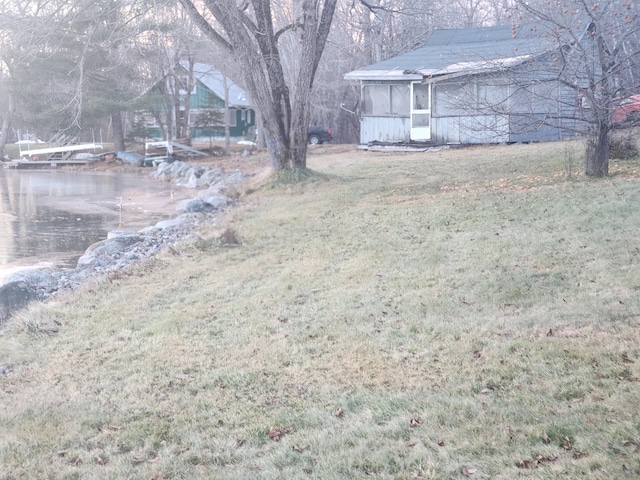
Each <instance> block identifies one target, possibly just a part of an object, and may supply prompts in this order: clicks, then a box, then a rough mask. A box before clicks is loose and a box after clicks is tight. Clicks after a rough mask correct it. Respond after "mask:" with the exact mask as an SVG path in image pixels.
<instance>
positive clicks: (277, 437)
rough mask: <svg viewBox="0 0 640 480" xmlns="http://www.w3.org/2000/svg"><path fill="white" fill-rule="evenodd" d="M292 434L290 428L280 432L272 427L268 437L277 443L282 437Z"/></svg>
mask: <svg viewBox="0 0 640 480" xmlns="http://www.w3.org/2000/svg"><path fill="white" fill-rule="evenodd" d="M290 432H291V429H290V428H283V429H281V430H278V429H277V428H274V427H271V428H270V429H269V433H267V435H268V436H269V438H270V439H271V440H273V441H274V442H277V441H279V440H280V437H283V436H284V435H286V434H287V433H290Z"/></svg>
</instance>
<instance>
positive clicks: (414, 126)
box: [411, 82, 431, 141]
mask: <svg viewBox="0 0 640 480" xmlns="http://www.w3.org/2000/svg"><path fill="white" fill-rule="evenodd" d="M411 140H416V141H425V140H431V84H430V83H420V82H415V83H412V84H411Z"/></svg>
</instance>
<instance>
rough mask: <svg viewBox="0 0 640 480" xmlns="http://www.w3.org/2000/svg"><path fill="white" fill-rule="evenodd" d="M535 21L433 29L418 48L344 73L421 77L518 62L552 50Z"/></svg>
mask: <svg viewBox="0 0 640 480" xmlns="http://www.w3.org/2000/svg"><path fill="white" fill-rule="evenodd" d="M554 48H556V47H554V45H553V42H551V41H550V39H549V38H548V36H547V35H545V32H544V31H543V28H542V27H540V26H536V25H533V24H526V25H522V26H515V27H514V26H511V25H505V26H497V27H479V28H463V29H442V30H434V32H433V33H432V34H431V36H430V37H429V38H428V39H427V41H426V42H425V43H424V44H423V45H422V46H421V47H418V48H417V49H415V50H413V51H410V52H407V53H405V54H402V55H398V56H397V57H393V58H389V59H387V60H384V61H382V62H379V63H375V64H373V65H369V66H366V67H362V68H359V69H358V70H354V71H352V72H349V73H347V74H345V76H344V77H345V79H347V80H393V79H404V80H411V79H414V80H419V79H423V78H425V77H437V76H440V75H447V74H456V73H480V72H483V71H495V70H500V69H503V68H508V67H512V66H515V65H517V64H519V63H521V62H524V61H526V60H528V59H530V58H532V57H535V56H537V55H540V54H543V53H545V52H549V51H551V50H553V49H554Z"/></svg>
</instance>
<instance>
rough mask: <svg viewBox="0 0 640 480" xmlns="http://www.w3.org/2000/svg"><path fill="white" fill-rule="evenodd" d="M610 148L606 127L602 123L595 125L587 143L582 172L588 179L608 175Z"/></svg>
mask: <svg viewBox="0 0 640 480" xmlns="http://www.w3.org/2000/svg"><path fill="white" fill-rule="evenodd" d="M610 146H611V143H610V138H609V128H608V126H607V125H605V124H603V123H599V124H597V125H596V126H595V127H594V131H593V134H592V136H591V138H589V140H588V143H587V152H586V159H585V171H584V173H585V174H586V175H588V176H590V177H604V176H606V175H609V149H610Z"/></svg>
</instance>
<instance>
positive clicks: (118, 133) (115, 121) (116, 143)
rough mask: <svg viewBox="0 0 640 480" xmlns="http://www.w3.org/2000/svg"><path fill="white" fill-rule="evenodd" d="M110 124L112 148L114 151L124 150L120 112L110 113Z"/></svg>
mask: <svg viewBox="0 0 640 480" xmlns="http://www.w3.org/2000/svg"><path fill="white" fill-rule="evenodd" d="M111 126H112V127H113V148H114V150H115V151H116V152H124V151H125V149H126V148H125V145H124V126H123V125H122V113H121V112H115V113H112V114H111Z"/></svg>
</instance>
